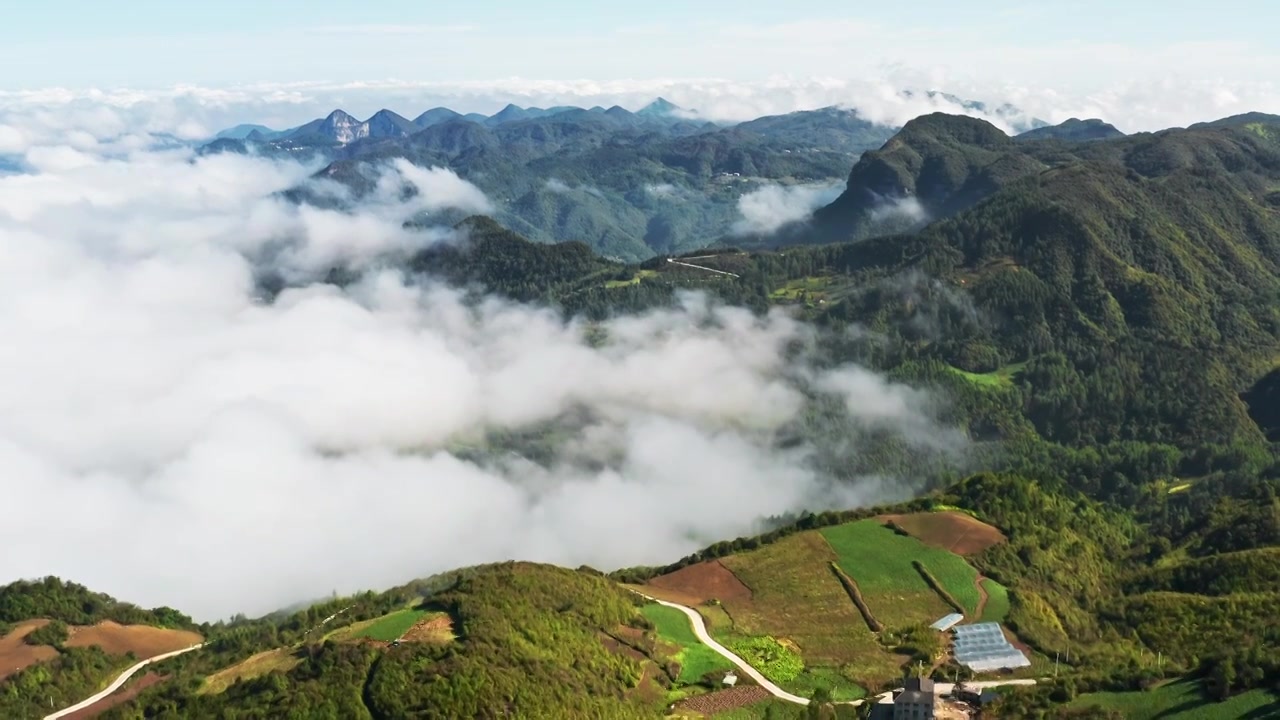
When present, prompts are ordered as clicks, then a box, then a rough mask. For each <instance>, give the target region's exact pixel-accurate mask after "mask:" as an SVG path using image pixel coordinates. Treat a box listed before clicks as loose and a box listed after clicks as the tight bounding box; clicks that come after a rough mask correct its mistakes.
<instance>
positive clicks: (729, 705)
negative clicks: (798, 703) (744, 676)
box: [676, 685, 769, 715]
mask: <svg viewBox="0 0 1280 720" xmlns="http://www.w3.org/2000/svg"><path fill="white" fill-rule="evenodd" d="M768 699H769V691H768V690H765V689H764V688H762V687H760V686H759V685H745V686H743V687H735V688H728V689H726V690H716V691H714V692H709V693H707V694H706V695H696V696H694V697H691V698H689V699H687V700H681V701H680V702H678V703H676V708H677V709H678V710H685V711H693V712H699V713H702V714H704V715H715V714H717V713H723V712H728V711H730V710H736V709H738V708H741V707H746V706H748V705H754V704H756V703H758V702H763V701H765V700H768Z"/></svg>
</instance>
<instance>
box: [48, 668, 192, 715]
mask: <svg viewBox="0 0 1280 720" xmlns="http://www.w3.org/2000/svg"><path fill="white" fill-rule="evenodd" d="M168 679H169V676H168V675H158V674H156V673H153V672H149V673H144V674H143V675H142V677H139V678H137V679H135V680H131V681H130V682H129V683H128V684H126V685H125V686H124V687H122V688H120V689H119V690H117V691H115V692H114V693H112V694H111V695H108V696H107V697H106V698H103V700H102V702H98V703H94V704H93V705H90V706H89V707H87V708H85V709H83V710H77V711H76V712H73V713H71V714H70V715H66V716H64V717H66V718H68V720H89V719H90V718H95V717H98V716H99V715H101V714H102V713H104V712H106V711H108V710H110V709H111V708H113V707H116V706H117V705H123V704H125V703H127V702H129V701H130V700H132V699H134V698H136V697H138V695H140V694H141V693H142V691H143V690H146V689H147V688H149V687H151V686H152V685H159V684H160V683H162V682H164V681H165V680H168Z"/></svg>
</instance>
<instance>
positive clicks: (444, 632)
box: [401, 613, 457, 644]
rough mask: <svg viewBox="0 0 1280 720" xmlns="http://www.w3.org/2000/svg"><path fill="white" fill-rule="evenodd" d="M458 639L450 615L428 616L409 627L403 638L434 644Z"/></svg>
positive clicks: (408, 640) (405, 640)
mask: <svg viewBox="0 0 1280 720" xmlns="http://www.w3.org/2000/svg"><path fill="white" fill-rule="evenodd" d="M455 639H457V635H454V633H453V619H452V618H450V617H449V616H448V615H445V614H443V613H441V614H440V615H435V616H427V617H426V618H423V619H422V620H420V621H419V622H418V624H417V625H414V626H413V627H411V628H409V629H408V630H407V631H406V632H405V634H404V636H403V637H401V640H403V641H404V642H420V643H433V644H446V643H451V642H453V641H454V640H455Z"/></svg>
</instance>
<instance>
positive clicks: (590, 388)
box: [0, 92, 963, 619]
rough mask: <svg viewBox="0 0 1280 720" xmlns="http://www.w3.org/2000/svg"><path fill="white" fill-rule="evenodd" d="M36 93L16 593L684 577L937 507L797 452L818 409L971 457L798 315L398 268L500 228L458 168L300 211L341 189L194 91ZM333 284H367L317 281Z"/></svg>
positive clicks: (11, 216) (5, 560)
mask: <svg viewBox="0 0 1280 720" xmlns="http://www.w3.org/2000/svg"><path fill="white" fill-rule="evenodd" d="M27 100H29V98H28V99H27ZM27 100H24V99H21V98H20V99H19V100H17V101H16V102H17V106H15V105H14V104H13V103H14V102H15V100H14V98H13V97H12V96H10V97H8V98H6V99H5V102H6V103H9V106H8V108H7V110H6V111H5V112H4V113H2V114H0V142H2V143H3V144H4V145H3V147H2V148H0V151H2V152H4V153H7V155H8V156H9V157H10V159H11V162H12V165H11V166H10V170H9V171H7V172H5V173H3V174H0V268H3V278H2V279H3V282H0V332H3V335H4V338H5V342H4V343H3V344H2V345H0V368H3V372H4V381H3V382H2V383H0V467H3V468H4V472H3V473H0V496H3V497H4V498H5V501H6V507H8V508H9V510H10V512H9V513H8V514H7V516H6V520H5V522H4V523H3V524H0V546H2V547H4V549H5V552H4V553H3V554H0V582H4V581H9V580H13V579H17V578H24V577H39V576H43V575H48V574H55V575H59V576H62V577H65V578H68V579H71V580H74V581H76V582H80V583H83V584H86V585H88V586H90V587H92V588H94V589H96V590H101V591H105V592H109V593H112V594H114V595H116V596H118V597H121V598H124V599H127V600H130V601H134V602H137V603H140V604H143V605H148V606H155V605H161V604H165V605H171V606H174V607H178V608H180V609H183V610H184V611H187V612H189V613H192V614H193V615H195V616H196V617H198V618H200V619H215V618H219V617H227V616H230V615H231V614H233V613H236V612H247V613H250V614H254V613H263V612H267V611H270V610H273V609H276V608H278V607H281V606H283V605H286V604H289V603H292V602H296V601H299V600H303V599H307V598H314V597H318V596H322V595H326V594H328V593H329V592H331V591H334V590H337V591H339V592H346V591H354V590H358V589H364V588H379V587H386V586H389V585H392V584H395V583H399V582H403V581H405V580H407V579H410V578H412V577H417V576H422V575H426V574H429V573H432V572H436V571H441V570H445V569H448V568H453V567H458V566H464V565H467V564H473V563H480V562H487V561H497V560H503V559H510V558H518V559H530V560H541V561H551V562H557V563H562V564H569V565H576V564H579V563H588V564H592V565H594V566H597V567H601V568H613V567H619V566H625V565H630V564H637V563H663V562H668V561H672V560H675V559H677V558H679V557H680V556H682V555H684V554H686V553H688V552H690V551H693V550H695V549H697V548H699V547H701V546H703V545H705V544H707V543H709V542H712V541H715V540H719V539H724V538H731V537H734V536H737V535H741V534H745V533H750V532H752V531H754V530H755V529H757V528H758V527H759V522H760V520H761V519H762V518H764V517H766V516H771V515H777V514H780V513H785V512H796V511H800V510H803V509H808V508H812V509H821V508H829V507H849V506H855V505H859V504H863V503H867V502H871V501H875V500H880V499H887V498H898V497H903V496H905V495H907V494H909V493H910V492H912V491H913V490H914V489H916V488H915V486H914V484H913V483H914V479H910V478H893V477H883V476H878V475H877V476H867V477H864V478H855V479H853V480H852V481H850V479H849V478H844V481H843V482H840V483H834V482H832V479H831V477H829V476H828V474H826V473H825V472H823V471H822V470H820V469H819V465H818V464H817V463H815V462H813V458H814V457H815V454H819V451H820V450H821V448H818V447H815V446H814V445H813V442H816V441H811V442H808V443H800V444H798V445H794V444H791V443H787V444H786V445H787V448H788V449H786V450H781V449H779V446H780V443H779V442H778V438H779V436H780V435H781V434H785V433H786V432H787V431H788V429H789V428H794V427H795V426H797V424H800V423H802V422H803V420H804V418H805V414H806V412H807V410H808V408H809V405H810V403H811V401H812V398H813V397H814V396H815V395H819V396H822V397H825V398H828V399H829V400H832V401H833V402H836V403H838V404H839V405H840V406H841V407H843V408H844V411H843V412H844V413H845V415H844V418H843V421H842V422H844V423H845V424H846V425H847V426H848V427H850V428H853V429H855V430H856V429H857V428H865V429H866V430H868V431H874V432H879V433H884V432H889V433H891V434H894V435H896V436H898V437H899V438H900V439H901V441H902V442H905V443H907V444H908V445H911V444H916V445H919V446H920V447H921V448H922V449H924V450H929V451H935V450H940V451H946V452H950V451H951V450H953V449H955V448H957V447H960V446H962V445H963V441H962V440H961V439H960V438H959V436H958V435H957V434H955V433H953V432H949V431H947V430H946V429H945V428H941V427H938V426H937V424H936V423H935V422H934V421H933V419H932V418H933V417H934V414H933V412H934V402H935V400H934V399H933V398H930V397H929V396H928V395H927V394H925V393H922V392H920V391H918V390H915V389H912V388H909V387H906V386H903V385H900V384H897V383H894V382H890V381H888V380H887V379H885V378H884V377H882V376H880V375H878V374H876V373H874V372H872V371H870V370H867V369H866V368H862V367H858V366H856V365H838V366H830V365H826V364H822V363H818V362H816V361H814V359H813V357H812V356H811V354H810V353H809V352H808V350H807V348H811V347H812V346H813V344H814V338H815V332H816V331H815V330H814V329H813V328H811V327H809V326H807V325H805V324H803V323H801V322H798V321H797V320H795V319H794V318H792V317H790V316H789V315H787V314H785V313H783V312H780V311H775V312H773V313H770V314H767V315H765V316H756V315H753V314H751V313H749V312H747V311H745V310H741V309H736V308H730V307H723V306H719V305H717V304H715V303H712V302H710V301H708V300H707V299H706V298H705V297H701V296H697V295H689V296H685V297H683V298H682V299H681V300H680V302H679V303H678V304H677V305H675V306H674V307H670V308H664V309H661V310H655V311H652V312H648V313H645V314H641V315H637V316H630V317H621V318H616V319H614V320H610V321H607V322H605V323H603V324H602V325H601V326H598V327H589V326H588V324H587V323H585V322H584V321H581V320H578V319H574V318H568V319H566V318H564V317H562V316H561V315H560V314H559V313H558V312H556V311H554V310H552V309H548V308H543V307H536V306H528V305H520V304H515V303H512V302H508V301H505V300H502V299H499V298H496V297H487V298H483V299H481V300H479V301H476V300H475V299H474V297H473V296H472V295H469V294H468V293H466V292H464V291H462V290H460V289H458V288H454V287H450V286H448V285H446V284H443V283H441V282H438V281H433V280H430V279H428V278H423V277H414V276H410V275H407V274H406V273H405V272H403V271H402V270H401V269H400V268H401V267H402V265H403V263H402V261H403V259H404V258H406V257H408V256H409V255H411V254H413V253H414V252H415V251H417V250H419V249H421V248H423V247H426V246H428V245H430V244H432V243H438V242H457V243H465V242H466V238H465V236H462V235H460V234H459V233H458V232H457V231H455V230H454V229H453V228H451V227H449V226H446V225H438V226H430V223H429V222H428V223H427V225H428V227H427V229H416V230H415V229H409V228H408V227H406V222H405V221H406V220H408V219H411V218H412V219H414V220H415V224H414V226H415V227H416V226H418V225H421V222H420V221H421V220H422V218H424V217H425V218H428V220H429V218H430V217H431V216H432V215H433V214H435V213H439V212H440V211H442V210H449V211H451V212H456V211H458V210H461V211H464V212H487V211H489V210H491V209H492V203H491V202H490V201H489V199H488V198H486V197H485V196H484V194H483V193H482V192H481V191H480V190H478V189H477V188H475V187H474V186H473V185H471V184H470V183H468V182H466V181H465V180H463V179H461V178H459V177H458V176H456V175H455V174H454V173H452V172H451V171H449V170H446V169H442V168H419V167H414V166H412V165H409V164H407V163H403V162H401V163H398V164H392V165H388V166H387V167H386V168H385V174H384V176H383V180H382V182H380V183H379V184H378V186H377V191H375V192H373V193H370V194H369V195H368V196H367V197H364V198H362V199H361V201H360V202H359V203H358V204H354V205H350V206H349V207H346V209H342V210H335V209H320V208H315V207H309V206H298V205H295V204H292V203H290V202H289V201H287V200H286V199H284V198H283V197H282V194H281V193H282V191H285V190H288V189H290V188H294V187H297V186H298V185H299V184H303V183H309V184H312V185H313V186H314V187H315V188H317V189H319V190H321V191H323V192H330V193H342V192H344V191H343V190H342V189H341V188H338V187H336V186H332V185H331V184H326V181H323V180H316V179H313V175H314V173H315V172H316V171H317V170H318V169H319V168H318V167H316V166H312V165H306V164H303V163H298V162H291V161H283V160H270V159H265V158H260V157H251V156H243V155H231V154H224V155H209V156H200V155H198V154H197V153H195V152H194V151H193V150H192V149H191V148H190V147H186V146H183V145H181V144H180V143H175V142H174V141H173V139H172V138H171V137H168V136H167V135H166V134H167V133H176V134H177V135H179V136H181V137H184V138H195V137H199V136H202V135H203V134H204V133H206V132H207V129H208V127H209V125H208V123H209V122H210V121H211V118H215V117H220V116H215V115H214V114H213V112H214V111H213V110H211V109H209V108H206V109H207V110H208V113H207V114H206V115H203V116H202V115H201V114H200V112H193V113H189V114H184V112H182V111H180V110H182V109H189V108H187V105H188V104H194V105H195V106H197V107H198V106H200V104H201V103H205V102H209V100H208V99H207V98H202V96H200V95H199V94H198V93H194V92H193V93H188V94H186V95H181V96H178V97H170V98H168V99H167V100H164V101H163V102H160V101H156V100H155V99H153V98H152V99H138V100H137V101H136V102H133V103H130V102H123V101H120V100H119V99H118V98H116V99H112V98H111V97H100V98H96V99H85V98H80V99H65V102H62V103H61V104H58V102H60V101H59V100H58V98H53V101H54V102H53V104H52V105H51V104H49V101H50V98H44V99H43V100H42V101H41V102H40V103H34V104H31V105H24V103H26V102H27ZM215 105H216V103H215ZM15 107H16V108H17V109H15ZM210 107H213V106H212V105H211V106H210ZM218 107H219V108H220V109H218V110H217V111H218V112H225V110H226V106H225V105H224V106H218ZM235 107H237V108H239V110H238V111H243V107H242V106H235ZM164 108H170V109H172V112H170V111H169V110H165V109H164ZM308 112H310V111H308ZM212 121H213V122H222V120H212ZM405 185H411V186H413V187H414V188H415V189H416V190H417V192H416V193H411V194H406V193H403V192H401V189H402V188H403V187H404V186H405ZM335 266H342V267H346V268H349V269H351V270H353V271H354V272H355V273H357V274H358V276H359V279H358V281H356V282H354V283H353V284H351V285H349V286H346V287H343V288H339V287H337V286H334V285H331V284H325V283H323V282H320V280H319V279H320V278H323V277H324V276H325V275H326V273H327V272H328V271H329V270H330V269H331V268H333V267H335ZM265 274H273V275H275V276H280V277H283V278H285V279H286V281H287V285H286V287H285V288H284V290H283V291H281V292H279V293H278V294H267V293H264V292H263V290H262V287H261V285H260V282H259V280H260V278H262V277H263V276H264V275H265ZM601 338H603V340H601ZM542 428H558V429H561V430H563V429H565V428H568V429H570V430H571V431H572V432H571V433H570V434H569V435H568V436H567V437H564V438H562V439H561V440H560V441H559V443H558V444H557V445H556V446H555V447H554V449H553V451H552V454H551V456H550V458H549V459H548V458H546V457H543V458H539V459H537V460H536V461H535V459H531V458H530V457H525V456H523V455H521V454H519V453H516V454H511V453H507V454H500V455H496V456H495V455H492V454H488V455H487V454H485V453H483V452H481V453H479V454H477V453H475V452H474V449H475V448H477V447H484V444H485V441H486V438H487V437H490V436H491V435H492V434H493V433H495V432H497V433H501V432H517V433H518V432H533V433H535V434H536V433H537V432H540V431H541V429H542ZM843 440H844V441H847V440H848V438H847V437H845V438H843ZM467 448H470V449H472V451H471V452H468V451H466V450H465V449H467ZM854 449H855V450H856V448H854Z"/></svg>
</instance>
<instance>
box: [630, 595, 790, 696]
mask: <svg viewBox="0 0 1280 720" xmlns="http://www.w3.org/2000/svg"><path fill="white" fill-rule="evenodd" d="M636 594H637V595H639V596H640V597H643V598H646V599H648V600H652V601H653V602H656V603H658V604H659V605H665V606H667V607H669V608H675V609H676V610H679V611H680V612H682V613H684V614H685V616H686V617H688V618H689V622H690V623H692V624H693V634H694V635H696V636H698V639H699V640H701V641H702V643H703V644H704V645H706V646H707V647H709V648H711V649H712V650H715V651H716V652H717V653H719V654H720V655H721V656H723V657H724V658H725V659H726V660H728V661H729V662H731V663H733V664H734V665H737V666H738V669H739V670H741V671H742V672H743V673H744V674H746V675H747V677H750V678H751V679H752V680H755V681H756V683H757V684H758V685H759V686H760V687H762V688H764V689H765V690H768V691H769V694H770V695H772V696H774V697H776V698H778V699H780V700H786V701H787V702H792V703H795V704H797V705H808V704H809V699H808V698H802V697H800V696H799V695H792V694H791V693H789V692H787V691H786V690H783V689H782V688H780V687H778V686H777V685H774V684H773V683H772V682H771V681H770V680H769V678H766V677H765V676H764V675H761V674H760V671H758V670H756V669H755V668H753V667H751V666H750V665H748V664H747V661H746V660H743V659H742V658H740V657H738V656H737V655H734V654H733V653H732V652H730V651H729V649H728V648H726V647H725V646H723V645H721V644H720V643H718V642H716V641H715V640H713V639H712V638H711V633H708V632H707V624H706V623H705V622H703V620H702V616H701V615H699V614H698V611H697V610H694V609H693V608H688V607H685V606H684V605H677V604H675V603H673V602H667V601H666V600H659V599H657V598H654V597H649V596H648V595H645V594H644V593H636Z"/></svg>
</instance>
